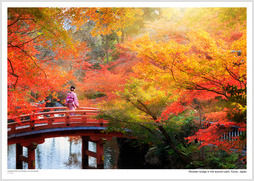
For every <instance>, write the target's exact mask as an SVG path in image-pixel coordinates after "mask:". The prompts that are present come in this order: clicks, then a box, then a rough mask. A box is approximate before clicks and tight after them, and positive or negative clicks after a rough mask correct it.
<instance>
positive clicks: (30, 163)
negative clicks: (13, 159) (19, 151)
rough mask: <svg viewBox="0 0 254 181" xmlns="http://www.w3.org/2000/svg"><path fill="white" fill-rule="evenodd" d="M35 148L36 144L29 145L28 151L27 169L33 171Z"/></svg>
mask: <svg viewBox="0 0 254 181" xmlns="http://www.w3.org/2000/svg"><path fill="white" fill-rule="evenodd" d="M36 148H37V144H36V143H31V144H30V145H29V146H28V147H27V149H28V169H35V149H36Z"/></svg>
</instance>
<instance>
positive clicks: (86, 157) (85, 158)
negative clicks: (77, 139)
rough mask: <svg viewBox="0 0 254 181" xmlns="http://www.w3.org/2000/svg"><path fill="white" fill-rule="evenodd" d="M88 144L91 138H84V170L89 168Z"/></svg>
mask: <svg viewBox="0 0 254 181" xmlns="http://www.w3.org/2000/svg"><path fill="white" fill-rule="evenodd" d="M88 142H89V137H87V136H82V169H87V168H89V162H88V155H87V151H88Z"/></svg>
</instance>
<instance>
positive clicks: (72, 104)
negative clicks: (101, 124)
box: [66, 86, 79, 115]
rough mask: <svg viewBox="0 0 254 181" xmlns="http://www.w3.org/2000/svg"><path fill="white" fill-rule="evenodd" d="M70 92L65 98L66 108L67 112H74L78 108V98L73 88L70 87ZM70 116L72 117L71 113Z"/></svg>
mask: <svg viewBox="0 0 254 181" xmlns="http://www.w3.org/2000/svg"><path fill="white" fill-rule="evenodd" d="M70 90H71V91H70V92H69V93H68V94H67V97H66V106H67V108H68V109H69V110H75V109H76V108H79V103H78V98H77V95H76V93H75V87H74V86H71V88H70ZM71 115H74V114H73V113H71Z"/></svg>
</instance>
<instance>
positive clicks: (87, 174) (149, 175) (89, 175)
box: [1, 2, 252, 180]
mask: <svg viewBox="0 0 254 181" xmlns="http://www.w3.org/2000/svg"><path fill="white" fill-rule="evenodd" d="M7 7H247V8H248V15H247V17H248V26H247V32H248V49H247V50H248V56H247V60H248V67H247V75H248V89H247V91H248V102H247V104H248V111H247V112H248V114H247V116H248V117H247V118H248V125H247V127H248V128H247V129H248V131H247V136H248V139H247V149H248V157H247V159H248V162H247V174H232V173H229V174H225V173H224V174H211V173H206V174H192V173H189V170H187V169H186V170H181V169H174V170H167V169H166V170H140V169H138V170H120V169H118V170H34V171H35V172H29V170H21V171H20V172H17V171H15V172H13V173H12V172H8V171H7V156H6V155H7V147H6V145H7V123H6V122H5V121H3V120H7V107H4V106H3V107H2V123H3V124H2V131H3V133H6V134H2V148H4V149H2V177H3V178H5V179H21V178H22V179H24V178H26V179H49V178H50V179H98V178H99V179H109V178H110V179H155V180H158V179H179V178H181V179H220V178H221V179H238V180H241V179H252V131H251V130H252V112H251V111H252V61H251V60H252V49H251V48H252V42H251V41H250V40H252V3H250V2H178V3H175V2H174V3H172V2H107V3H105V2H62V3H61V2H3V3H2V14H3V16H2V17H4V18H2V52H3V54H2V60H6V59H7V47H6V44H7V26H6V25H7V18H6V17H7ZM1 77H2V85H4V86H3V87H2V95H1V98H2V99H1V100H2V103H3V104H5V105H6V104H7V87H6V85H7V62H6V61H2V76H1ZM250 126H251V127H250ZM197 171H198V170H197ZM207 171H209V170H207ZM224 171H225V170H224ZM238 171H239V170H238Z"/></svg>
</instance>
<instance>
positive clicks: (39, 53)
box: [7, 8, 73, 115]
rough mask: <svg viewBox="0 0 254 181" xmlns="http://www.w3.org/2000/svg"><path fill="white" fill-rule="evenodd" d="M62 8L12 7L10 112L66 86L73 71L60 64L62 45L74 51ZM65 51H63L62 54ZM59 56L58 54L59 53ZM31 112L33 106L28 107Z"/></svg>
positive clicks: (9, 45)
mask: <svg viewBox="0 0 254 181" xmlns="http://www.w3.org/2000/svg"><path fill="white" fill-rule="evenodd" d="M60 14H62V10H61V9H58V8H9V9H8V57H7V60H8V114H9V115H13V114H18V112H17V111H18V109H17V108H19V109H20V108H21V110H22V109H25V108H30V107H31V103H30V102H38V101H43V100H45V97H46V96H48V94H51V93H53V92H55V91H59V90H63V85H66V83H67V82H68V80H69V79H72V78H73V77H71V75H72V74H71V73H70V72H69V71H68V70H65V69H64V67H59V66H58V64H57V60H58V59H59V56H61V53H60V49H61V48H60V47H59V45H61V46H62V47H63V46H66V47H67V48H68V49H66V48H65V55H66V54H68V53H67V52H70V51H68V50H72V51H73V47H71V41H70V36H69V34H68V32H67V31H66V29H65V28H64V26H63V22H64V19H63V17H62V16H60ZM62 55H63V54H62ZM57 56H58V57H57ZM28 112H29V110H28Z"/></svg>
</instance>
